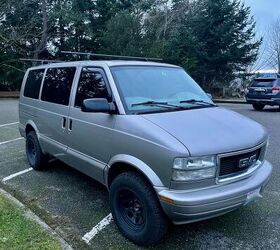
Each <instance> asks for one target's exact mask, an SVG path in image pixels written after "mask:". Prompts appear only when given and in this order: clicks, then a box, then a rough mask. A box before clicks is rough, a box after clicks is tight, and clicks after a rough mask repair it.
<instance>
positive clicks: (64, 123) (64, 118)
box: [62, 117, 66, 129]
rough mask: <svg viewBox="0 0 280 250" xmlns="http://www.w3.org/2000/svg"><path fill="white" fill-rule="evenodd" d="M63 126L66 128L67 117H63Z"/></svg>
mask: <svg viewBox="0 0 280 250" xmlns="http://www.w3.org/2000/svg"><path fill="white" fill-rule="evenodd" d="M62 128H63V129H66V117H62Z"/></svg>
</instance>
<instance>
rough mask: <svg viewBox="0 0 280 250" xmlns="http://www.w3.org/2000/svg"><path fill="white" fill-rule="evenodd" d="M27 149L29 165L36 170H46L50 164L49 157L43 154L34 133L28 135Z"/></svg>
mask: <svg viewBox="0 0 280 250" xmlns="http://www.w3.org/2000/svg"><path fill="white" fill-rule="evenodd" d="M25 149H26V156H27V160H28V163H29V165H30V166H31V167H32V168H33V169H34V170H38V171H40V170H44V169H45V168H46V166H47V164H48V156H47V155H46V154H44V153H43V152H42V150H41V147H40V144H39V141H38V138H37V135H36V133H35V132H34V131H31V132H29V133H28V134H27V136H26V145H25Z"/></svg>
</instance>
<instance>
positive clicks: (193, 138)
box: [142, 107, 267, 156]
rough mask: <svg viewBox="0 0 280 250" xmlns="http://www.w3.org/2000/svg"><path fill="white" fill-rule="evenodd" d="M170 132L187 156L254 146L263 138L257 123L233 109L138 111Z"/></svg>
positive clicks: (263, 135) (265, 134)
mask: <svg viewBox="0 0 280 250" xmlns="http://www.w3.org/2000/svg"><path fill="white" fill-rule="evenodd" d="M142 117H144V118H145V119H147V120H149V121H150V122H152V123H154V124H156V125H157V126H159V127H160V128H162V129H163V130H165V131H166V132H168V133H169V134H171V135H173V136H174V137H175V138H176V139H177V140H179V141H180V142H181V143H182V144H184V146H185V147H186V148H187V149H188V150H189V152H190V155H191V156H203V155H209V154H220V153H227V152H232V151H237V150H242V149H247V148H251V147H254V146H256V145H258V144H260V143H261V142H263V141H264V140H266V138H267V133H266V130H265V129H264V127H263V126H261V125H260V124H259V123H257V122H255V121H253V120H251V119H249V118H247V117H245V116H242V115H240V114H238V113H236V112H233V111H230V110H227V109H224V108H220V107H212V108H201V109H192V110H185V111H178V112H165V113H156V114H146V115H142Z"/></svg>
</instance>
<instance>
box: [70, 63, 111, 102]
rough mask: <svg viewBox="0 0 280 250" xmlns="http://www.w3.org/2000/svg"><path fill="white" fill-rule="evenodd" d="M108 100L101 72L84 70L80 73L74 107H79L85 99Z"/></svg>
mask: <svg viewBox="0 0 280 250" xmlns="http://www.w3.org/2000/svg"><path fill="white" fill-rule="evenodd" d="M90 98H106V99H107V98H108V90H107V88H106V83H105V81H104V78H103V76H102V74H101V72H99V71H97V70H93V69H90V68H84V69H83V70H82V73H81V77H80V81H79V85H78V89H77V94H76V100H75V106H76V107H81V106H82V103H83V101H84V100H85V99H90Z"/></svg>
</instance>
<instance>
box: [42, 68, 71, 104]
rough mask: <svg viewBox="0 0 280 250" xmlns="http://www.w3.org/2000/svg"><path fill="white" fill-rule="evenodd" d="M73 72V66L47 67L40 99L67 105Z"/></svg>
mask: <svg viewBox="0 0 280 250" xmlns="http://www.w3.org/2000/svg"><path fill="white" fill-rule="evenodd" d="M75 72H76V68H75V67H68V68H49V69H48V70H47V73H46V77H45V80H44V86H43V91H42V98H41V99H42V100H43V101H46V102H53V103H57V104H62V105H66V106H67V105H69V99H70V93H71V87H72V83H73V79H74V75H75Z"/></svg>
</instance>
